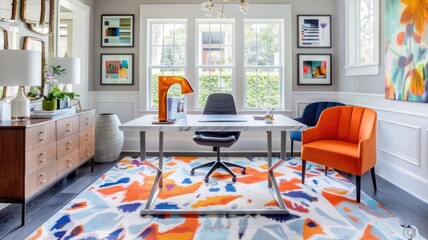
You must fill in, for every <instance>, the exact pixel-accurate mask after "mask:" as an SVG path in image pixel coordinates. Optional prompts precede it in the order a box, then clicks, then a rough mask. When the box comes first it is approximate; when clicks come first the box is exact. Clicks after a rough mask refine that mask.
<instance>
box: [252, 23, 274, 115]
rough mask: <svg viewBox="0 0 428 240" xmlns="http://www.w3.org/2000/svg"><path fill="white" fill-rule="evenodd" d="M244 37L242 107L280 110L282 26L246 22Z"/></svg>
mask: <svg viewBox="0 0 428 240" xmlns="http://www.w3.org/2000/svg"><path fill="white" fill-rule="evenodd" d="M244 34H245V44H244V45H245V53H244V59H245V60H244V64H245V66H244V69H245V102H244V104H245V105H244V107H245V108H246V109H254V108H262V107H263V106H264V105H266V104H268V105H270V106H273V107H275V108H277V109H278V108H281V107H282V106H281V102H280V100H281V86H282V56H281V52H282V51H281V39H282V38H281V35H282V34H281V22H278V21H272V22H266V23H259V22H255V21H246V23H245V33H244Z"/></svg>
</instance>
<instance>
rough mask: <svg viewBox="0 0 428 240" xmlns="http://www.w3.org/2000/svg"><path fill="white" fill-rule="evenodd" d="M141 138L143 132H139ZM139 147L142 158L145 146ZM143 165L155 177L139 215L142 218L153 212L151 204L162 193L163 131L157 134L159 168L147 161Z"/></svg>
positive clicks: (143, 134)
mask: <svg viewBox="0 0 428 240" xmlns="http://www.w3.org/2000/svg"><path fill="white" fill-rule="evenodd" d="M141 136H144V137H145V132H140V137H141ZM141 142H145V140H144V141H142V140H141ZM140 145H141V155H142V156H143V152H144V156H145V155H146V152H145V151H146V150H145V144H144V149H143V144H140ZM145 164H147V165H148V166H149V167H151V168H152V169H154V170H156V177H155V180H154V182H153V185H152V188H151V189H150V193H149V197H148V198H147V202H146V206H145V207H144V209H143V210H141V212H140V214H141V215H142V216H145V215H147V214H150V213H148V212H152V211H153V210H151V207H152V205H153V203H154V202H155V201H156V199H157V198H158V195H159V193H160V192H161V191H162V186H163V172H162V171H163V131H160V132H159V167H156V166H155V165H154V164H152V163H151V162H149V161H146V162H145Z"/></svg>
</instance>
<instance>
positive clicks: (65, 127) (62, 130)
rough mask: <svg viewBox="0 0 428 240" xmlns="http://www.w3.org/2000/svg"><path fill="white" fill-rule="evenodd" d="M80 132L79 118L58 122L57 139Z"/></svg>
mask: <svg viewBox="0 0 428 240" xmlns="http://www.w3.org/2000/svg"><path fill="white" fill-rule="evenodd" d="M77 132H79V117H78V116H74V117H69V118H65V119H61V120H58V121H57V123H56V138H57V139H58V140H60V139H62V138H64V137H68V136H71V135H73V134H75V133H77Z"/></svg>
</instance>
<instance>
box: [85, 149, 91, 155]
mask: <svg viewBox="0 0 428 240" xmlns="http://www.w3.org/2000/svg"><path fill="white" fill-rule="evenodd" d="M90 154H91V149H89V148H87V149H86V156H87V157H89V155H90Z"/></svg>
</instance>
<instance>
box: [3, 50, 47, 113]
mask: <svg viewBox="0 0 428 240" xmlns="http://www.w3.org/2000/svg"><path fill="white" fill-rule="evenodd" d="M41 69H42V56H41V52H38V51H31V50H0V73H1V74H0V86H19V89H18V91H17V93H16V96H15V98H14V99H12V101H11V108H12V110H11V112H12V113H11V117H12V119H29V118H30V99H28V98H27V97H26V96H25V93H24V92H25V91H24V87H25V86H36V85H40V84H41V79H40V76H41V75H42V70H41Z"/></svg>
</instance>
